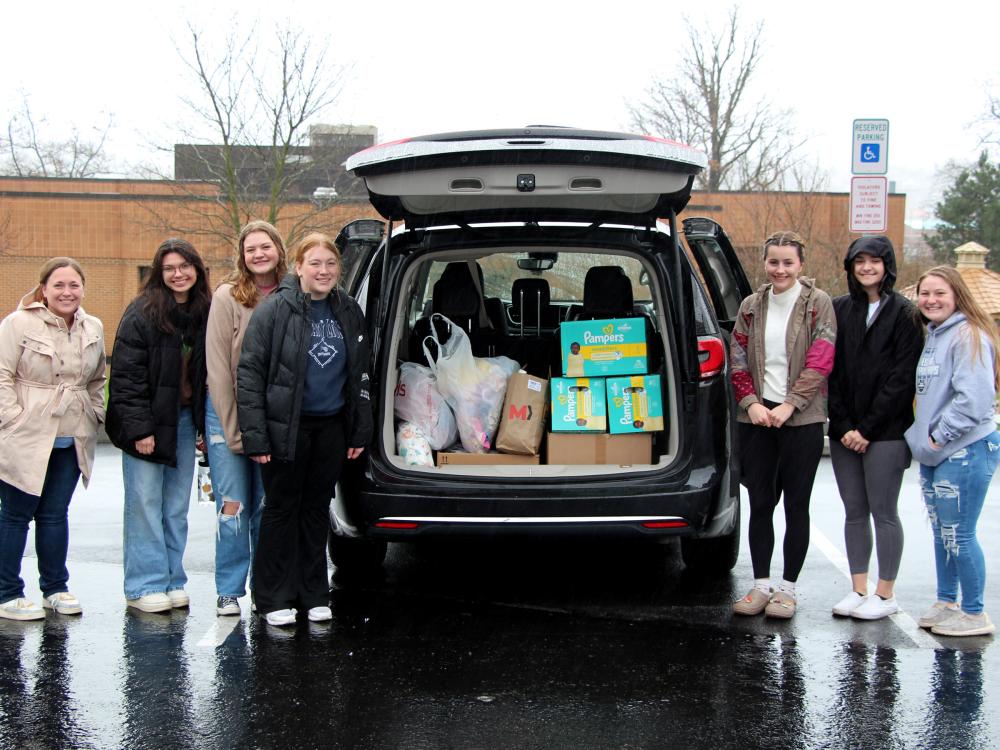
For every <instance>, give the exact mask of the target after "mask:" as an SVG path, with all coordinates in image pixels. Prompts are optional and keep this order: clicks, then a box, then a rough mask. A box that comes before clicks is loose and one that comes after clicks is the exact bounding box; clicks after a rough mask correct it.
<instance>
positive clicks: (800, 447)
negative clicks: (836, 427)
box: [740, 423, 823, 581]
mask: <svg viewBox="0 0 1000 750" xmlns="http://www.w3.org/2000/svg"><path fill="white" fill-rule="evenodd" d="M822 455H823V425H822V424H820V423H816V424H807V425H802V426H801V427H779V428H774V427H758V426H756V425H752V424H745V423H744V424H740V462H741V472H742V480H741V481H742V482H743V484H744V485H745V486H746V488H747V493H748V494H749V496H750V559H751V561H752V562H753V576H754V578H768V577H769V576H770V575H771V553H772V552H773V551H774V520H773V519H774V509H775V507H777V505H778V500H779V499H781V498H783V499H784V504H785V542H784V547H783V549H784V561H785V571H784V574H783V577H784V579H785V580H786V581H795V580H797V579H798V577H799V572H800V571H801V570H802V563H803V562H805V559H806V550H807V549H808V548H809V496H810V495H811V494H812V486H813V480H814V479H815V478H816V468H817V467H818V466H819V459H820V457H821V456H822Z"/></svg>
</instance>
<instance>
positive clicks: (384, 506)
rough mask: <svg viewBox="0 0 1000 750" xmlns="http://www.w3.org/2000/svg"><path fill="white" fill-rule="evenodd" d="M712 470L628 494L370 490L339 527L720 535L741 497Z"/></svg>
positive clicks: (366, 532) (383, 531)
mask: <svg viewBox="0 0 1000 750" xmlns="http://www.w3.org/2000/svg"><path fill="white" fill-rule="evenodd" d="M712 474H713V477H712V480H711V481H708V482H706V483H705V484H703V485H700V486H698V487H697V488H695V487H692V486H691V485H685V486H683V487H682V488H680V489H678V488H676V487H674V488H672V489H666V488H663V487H662V486H658V487H656V488H655V489H653V488H650V489H649V490H648V491H645V492H642V491H639V492H637V491H636V488H634V487H633V488H629V491H628V494H622V493H621V488H618V489H617V490H616V488H614V486H613V485H609V486H608V487H607V488H606V489H603V490H598V491H594V490H591V491H589V492H588V493H586V494H581V493H579V492H570V491H568V490H564V491H563V492H559V491H556V492H553V493H551V494H543V493H541V492H539V491H538V490H537V489H532V490H531V491H530V492H528V491H526V490H525V488H524V487H523V486H520V487H518V486H514V485H503V486H497V485H495V486H493V487H491V488H490V489H489V490H482V491H481V493H467V494H464V495H463V496H451V497H442V496H440V495H437V496H433V497H432V496H427V495H421V494H415V493H413V492H412V491H410V492H406V493H405V494H404V493H399V494H396V493H391V492H384V491H383V492H379V491H374V490H370V489H369V490H362V491H361V492H360V493H358V494H357V495H356V496H355V500H354V502H348V503H346V505H341V507H340V508H338V513H337V515H338V517H339V519H340V521H341V523H342V524H345V523H346V525H348V526H350V527H351V528H350V529H349V530H348V529H342V530H341V533H347V534H350V533H351V532H353V533H354V534H356V535H359V536H366V537H369V538H373V539H382V540H388V541H405V540H407V539H415V538H418V537H419V538H426V537H437V536H440V537H445V536H465V537H480V536H553V537H564V536H590V537H612V538H614V537H646V538H650V537H654V538H655V537H669V536H697V537H714V536H720V535H723V534H727V533H729V532H730V531H732V529H733V526H734V524H735V523H736V519H737V518H738V515H737V513H736V506H737V504H738V502H739V498H738V497H736V498H733V497H732V496H730V494H729V489H730V482H729V477H728V472H727V473H723V474H720V473H718V472H714V471H713V472H712ZM700 475H701V476H705V474H703V473H701V474H700ZM439 488H440V486H439ZM334 533H337V530H335V532H334Z"/></svg>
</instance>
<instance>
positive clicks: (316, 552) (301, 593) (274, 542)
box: [253, 415, 347, 613]
mask: <svg viewBox="0 0 1000 750" xmlns="http://www.w3.org/2000/svg"><path fill="white" fill-rule="evenodd" d="M346 457H347V440H346V437H345V435H344V420H343V418H342V417H341V416H340V415H336V416H333V417H308V416H303V417H301V418H300V420H299V430H298V438H297V442H296V448H295V459H294V460H292V461H277V460H274V459H272V460H271V461H270V462H268V463H266V464H263V465H261V475H262V478H263V480H264V511H263V513H262V514H261V520H260V541H259V542H258V543H257V552H256V554H255V556H254V567H253V571H254V603H255V604H256V605H257V611H258V612H262V613H267V612H274V611H276V610H279V609H290V608H295V609H298V610H299V611H302V610H308V609H311V608H312V607H324V606H327V605H329V603H330V594H329V583H328V581H327V578H326V541H327V534H328V533H329V530H330V500H331V498H332V497H333V495H334V492H335V491H336V485H337V479H338V477H339V476H340V470H341V468H342V467H343V465H344V460H345V459H346Z"/></svg>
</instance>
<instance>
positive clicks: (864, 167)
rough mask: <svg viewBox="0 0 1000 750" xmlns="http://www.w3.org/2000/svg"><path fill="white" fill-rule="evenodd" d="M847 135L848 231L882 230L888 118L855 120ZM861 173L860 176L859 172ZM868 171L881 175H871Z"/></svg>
mask: <svg viewBox="0 0 1000 750" xmlns="http://www.w3.org/2000/svg"><path fill="white" fill-rule="evenodd" d="M852 130H853V133H852V138H851V143H852V145H851V173H852V174H853V175H855V176H854V177H852V178H851V220H850V231H852V232H885V231H886V230H887V229H888V226H889V222H888V214H889V184H888V183H889V181H888V179H887V178H886V177H885V176H884V175H885V174H886V173H887V172H888V171H889V121H888V120H884V119H875V120H855V121H854V126H853V129H852ZM859 175H861V176H859ZM870 175H882V176H880V177H873V176H870Z"/></svg>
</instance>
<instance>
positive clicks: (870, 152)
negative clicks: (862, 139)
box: [861, 143, 882, 163]
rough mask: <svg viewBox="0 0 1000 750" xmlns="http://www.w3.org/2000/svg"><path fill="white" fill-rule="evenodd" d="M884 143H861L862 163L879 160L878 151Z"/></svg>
mask: <svg viewBox="0 0 1000 750" xmlns="http://www.w3.org/2000/svg"><path fill="white" fill-rule="evenodd" d="M881 145H882V144H880V143H862V144H861V161H862V163H871V162H877V161H878V152H879V149H880V147H881Z"/></svg>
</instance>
